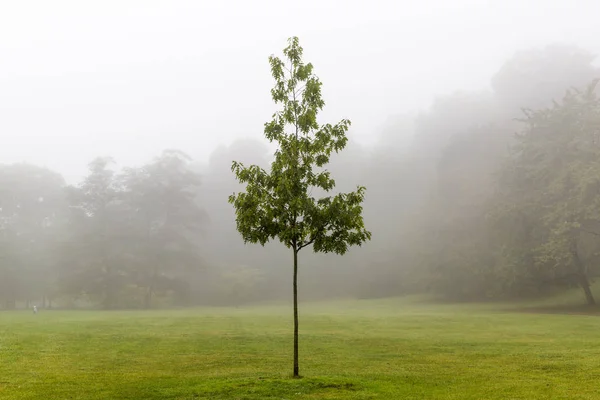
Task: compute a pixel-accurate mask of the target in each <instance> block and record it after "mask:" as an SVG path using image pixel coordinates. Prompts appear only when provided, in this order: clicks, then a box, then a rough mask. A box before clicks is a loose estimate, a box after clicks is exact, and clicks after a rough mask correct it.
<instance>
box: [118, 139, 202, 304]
mask: <svg viewBox="0 0 600 400" xmlns="http://www.w3.org/2000/svg"><path fill="white" fill-rule="evenodd" d="M190 162H191V159H190V157H189V156H188V155H186V154H184V153H182V152H180V151H177V150H165V151H164V152H163V153H162V155H161V156H160V157H158V158H156V159H155V160H154V161H153V162H151V163H149V164H147V165H145V166H143V167H141V168H135V169H133V168H131V169H127V170H126V171H125V173H124V174H123V175H122V176H121V177H120V179H121V183H122V185H121V186H122V188H123V191H122V200H123V202H124V203H125V204H126V205H127V209H128V212H127V223H126V228H125V229H126V230H127V232H129V239H128V243H129V245H130V248H129V249H128V250H129V254H130V255H131V256H132V257H131V258H132V259H133V260H132V263H133V264H134V265H136V267H137V268H136V269H135V276H136V282H135V283H136V284H137V285H138V286H139V287H141V288H144V291H145V294H144V307H145V308H150V306H151V303H152V296H153V295H154V294H155V293H156V292H159V291H162V292H167V291H171V290H173V289H180V288H182V287H183V286H182V285H181V284H180V282H181V280H182V279H181V278H182V276H185V275H186V272H188V271H192V270H196V269H197V267H198V266H199V265H200V263H201V262H202V260H201V258H200V254H199V250H198V236H199V235H200V233H201V232H202V228H203V226H204V224H205V223H206V222H207V214H206V213H205V211H204V210H203V209H202V208H201V207H200V206H199V204H198V203H197V202H196V197H197V192H198V187H199V186H200V175H199V174H198V173H196V172H194V171H193V170H192V169H191V168H190Z"/></svg>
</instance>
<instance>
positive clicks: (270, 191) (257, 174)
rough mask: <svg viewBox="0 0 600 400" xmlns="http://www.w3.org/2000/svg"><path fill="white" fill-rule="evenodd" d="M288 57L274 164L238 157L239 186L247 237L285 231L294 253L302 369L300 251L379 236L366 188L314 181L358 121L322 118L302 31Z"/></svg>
mask: <svg viewBox="0 0 600 400" xmlns="http://www.w3.org/2000/svg"><path fill="white" fill-rule="evenodd" d="M283 53H284V55H285V57H286V59H287V60H286V61H285V62H284V61H282V60H281V59H280V58H278V57H275V56H271V57H269V63H270V64H271V73H272V75H273V78H274V79H275V86H274V87H273V89H271V95H272V97H273V101H274V102H275V104H281V110H279V111H278V112H276V113H275V114H274V115H273V119H272V121H271V122H268V123H266V124H265V130H264V132H265V136H266V138H267V139H268V140H269V141H270V142H273V141H275V142H277V143H278V145H279V146H278V149H277V150H276V151H275V155H274V161H273V162H272V164H271V171H270V172H267V171H265V170H263V169H262V168H260V167H258V166H256V165H252V166H249V167H246V166H244V165H243V164H241V163H239V162H236V161H234V162H233V163H232V167H231V170H232V171H233V172H234V173H235V175H236V178H237V180H238V181H239V182H240V183H244V184H246V192H245V193H238V194H233V195H232V196H230V197H229V202H230V203H231V204H233V206H234V207H235V211H236V223H237V230H238V231H239V232H240V234H241V235H242V237H243V239H244V243H260V244H261V245H263V246H264V245H265V244H266V243H267V242H269V241H270V240H272V239H275V238H277V239H279V241H280V242H281V243H283V244H284V245H285V246H286V247H287V248H289V249H291V250H292V252H293V254H294V278H293V291H294V373H293V376H294V377H295V378H297V377H299V368H298V279H297V278H298V252H299V251H300V250H302V249H304V248H306V247H308V246H310V245H312V248H313V251H314V252H323V253H330V252H333V253H336V254H344V253H346V251H347V250H348V248H349V247H350V246H352V245H359V246H360V245H361V244H362V243H363V242H365V241H366V240H369V239H371V232H369V231H367V230H366V229H365V226H364V223H363V217H362V205H361V204H362V202H363V200H364V196H365V190H366V189H365V188H364V187H361V186H359V187H357V190H356V191H355V192H350V193H340V194H336V195H335V196H328V197H323V198H320V199H315V198H314V197H312V191H313V189H315V188H316V189H320V190H322V191H324V192H325V193H326V192H329V191H330V190H332V189H333V188H334V187H335V181H334V180H333V179H332V178H331V175H330V173H329V172H328V171H327V170H325V169H324V168H323V167H324V166H325V165H326V164H327V163H328V162H329V158H330V156H331V154H332V153H333V152H334V151H335V152H336V153H337V152H339V151H340V150H342V149H343V148H344V147H345V146H346V144H347V142H348V138H347V137H346V131H347V130H348V127H349V126H350V121H348V120H347V119H343V120H341V121H340V122H338V123H337V124H335V125H330V124H325V125H319V123H318V122H317V114H318V112H319V111H320V110H321V109H322V108H323V106H324V105H325V103H324V101H323V99H322V98H321V82H320V81H319V78H317V77H316V76H315V75H314V74H313V66H312V64H310V63H309V64H304V63H303V62H302V47H300V45H299V42H298V38H297V37H292V38H290V39H288V46H287V47H286V48H285V49H284V50H283Z"/></svg>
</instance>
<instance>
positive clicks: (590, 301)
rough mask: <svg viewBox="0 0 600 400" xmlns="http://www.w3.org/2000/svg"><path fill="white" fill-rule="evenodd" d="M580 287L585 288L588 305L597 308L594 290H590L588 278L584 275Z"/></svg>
mask: <svg viewBox="0 0 600 400" xmlns="http://www.w3.org/2000/svg"><path fill="white" fill-rule="evenodd" d="M580 285H581V287H582V288H583V291H584V292H585V299H586V301H587V303H588V305H590V306H595V305H596V300H594V295H593V294H592V290H591V289H590V282H589V280H588V278H587V276H585V275H582V276H581V277H580Z"/></svg>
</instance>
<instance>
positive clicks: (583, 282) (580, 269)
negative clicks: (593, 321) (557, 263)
mask: <svg viewBox="0 0 600 400" xmlns="http://www.w3.org/2000/svg"><path fill="white" fill-rule="evenodd" d="M572 255H573V261H574V263H575V267H576V268H577V276H578V280H579V286H581V288H582V289H583V292H584V293H585V300H586V301H587V304H588V305H589V306H595V305H596V300H595V299H594V294H593V293H592V290H591V289H590V280H589V279H588V277H587V274H586V271H585V268H584V265H583V262H581V259H580V258H579V253H578V252H577V250H576V249H574V250H572Z"/></svg>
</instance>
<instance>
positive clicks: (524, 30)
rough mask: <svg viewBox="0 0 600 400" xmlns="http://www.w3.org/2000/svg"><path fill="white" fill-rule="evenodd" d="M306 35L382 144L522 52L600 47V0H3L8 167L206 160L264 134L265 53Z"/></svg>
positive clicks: (345, 103)
mask: <svg viewBox="0 0 600 400" xmlns="http://www.w3.org/2000/svg"><path fill="white" fill-rule="evenodd" d="M292 35H296V36H299V37H300V42H301V45H302V46H303V47H304V49H305V59H306V60H307V61H310V62H312V63H313V64H314V65H315V71H316V73H317V75H319V77H320V78H321V80H322V81H323V82H324V87H323V91H324V97H325V101H326V102H327V107H326V111H325V112H324V114H323V117H324V118H326V119H330V120H332V121H331V122H335V121H333V119H338V118H341V117H348V118H350V119H351V120H352V122H353V132H354V134H355V135H356V136H357V137H358V138H359V140H361V141H363V142H370V141H372V140H373V138H375V137H376V136H377V134H378V133H379V129H380V127H381V126H382V125H383V124H384V123H385V122H386V120H387V119H388V118H389V117H390V116H392V115H394V114H400V113H405V112H407V111H411V110H416V109H418V108H423V107H426V106H427V105H428V104H429V103H430V101H431V100H432V98H433V96H434V95H436V94H444V93H448V92H452V91H453V90H455V89H466V90H469V89H479V88H482V87H485V86H486V85H487V84H488V83H489V78H490V76H491V75H492V74H493V73H494V72H495V71H496V70H497V69H498V68H499V66H500V65H501V64H502V62H503V61H504V60H505V59H506V58H508V57H509V56H511V55H512V54H513V53H514V51H515V50H518V49H522V48H528V47H531V46H537V45H545V44H549V43H552V42H563V43H571V44H577V45H580V46H582V47H584V48H586V49H588V50H590V51H592V52H595V53H598V54H600V0H571V1H568V0H562V1H559V0H520V1H519V0H495V1H491V0H490V1H486V0H454V1H452V0H422V1H413V0H411V1H408V0H396V1H393V0H389V1H384V0H373V1H369V2H367V1H366V0H365V1H352V0H346V1H341V0H340V1H333V0H302V1H291V0H254V1H249V0H239V1H225V0H220V1H217V0H214V1H202V0H197V1H177V0H165V1H150V0H143V1H134V0H112V1H110V0H96V1H92V0H87V1H81V0H77V1H60V0H53V1H48V0H40V1H27V0H0V57H1V58H0V135H1V138H2V139H3V140H2V142H1V145H0V163H11V162H19V161H27V162H31V163H35V164H39V165H44V166H47V167H50V168H52V169H55V170H57V171H58V172H61V173H63V174H64V175H65V177H66V178H67V179H68V180H70V181H73V180H74V179H78V178H79V177H81V175H82V174H83V173H84V172H85V168H86V164H87V162H89V161H90V160H91V159H92V158H93V157H95V156H98V155H111V156H113V157H115V158H116V159H117V161H119V162H120V163H122V164H127V165H135V164H139V163H141V162H145V161H147V160H149V159H150V158H151V157H153V156H155V155H157V154H158V153H159V152H160V151H161V150H162V149H164V148H173V147H174V148H179V149H181V150H183V151H185V152H187V153H189V154H190V155H192V156H193V157H195V158H197V159H205V158H207V156H208V155H209V154H210V153H211V152H212V150H213V149H214V148H215V147H216V146H217V145H219V144H227V143H230V142H231V141H232V140H234V139H235V138H236V137H240V136H255V137H259V135H261V134H262V127H263V124H264V122H265V121H267V120H268V119H269V117H270V115H271V113H272V109H273V108H272V105H271V100H270V95H269V90H270V88H271V85H272V81H271V77H270V74H269V66H268V62H267V58H268V56H269V55H270V54H272V53H276V54H280V53H281V50H282V49H283V47H285V45H286V39H287V37H289V36H292Z"/></svg>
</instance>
